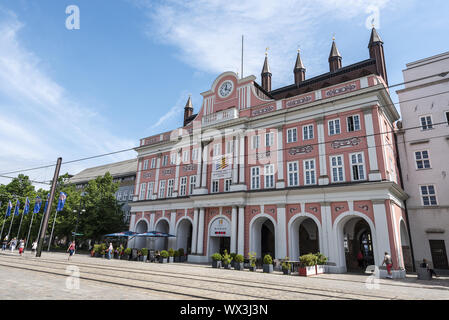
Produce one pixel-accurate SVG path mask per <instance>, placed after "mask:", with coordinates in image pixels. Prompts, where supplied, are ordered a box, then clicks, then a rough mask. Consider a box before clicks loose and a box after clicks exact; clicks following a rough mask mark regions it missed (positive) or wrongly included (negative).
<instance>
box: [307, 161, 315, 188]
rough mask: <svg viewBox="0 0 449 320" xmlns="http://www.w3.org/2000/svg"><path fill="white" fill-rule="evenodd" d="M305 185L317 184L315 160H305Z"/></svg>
mask: <svg viewBox="0 0 449 320" xmlns="http://www.w3.org/2000/svg"><path fill="white" fill-rule="evenodd" d="M304 184H305V185H313V184H316V178H315V159H312V160H304Z"/></svg>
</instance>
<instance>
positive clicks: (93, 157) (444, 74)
mask: <svg viewBox="0 0 449 320" xmlns="http://www.w3.org/2000/svg"><path fill="white" fill-rule="evenodd" d="M448 74H449V71H445V72H440V73H438V74H435V75H431V76H426V77H422V78H419V79H415V80H411V81H406V82H402V83H398V84H393V85H390V86H385V88H392V87H396V86H400V85H403V84H407V83H411V82H416V81H420V80H425V79H428V78H433V77H436V76H440V77H446V76H447V75H448ZM445 93H449V91H443V92H439V93H435V94H431V95H427V96H422V97H417V98H413V99H409V100H403V101H398V102H393V103H389V104H386V105H379V106H378V107H379V108H386V107H389V106H395V105H397V104H401V103H405V102H411V101H415V100H420V99H425V98H430V97H434V96H438V95H441V94H445ZM366 104H367V103H366V102H363V103H359V104H353V105H350V106H346V107H342V108H339V109H335V110H332V111H333V112H335V111H340V110H344V109H347V108H353V107H356V106H359V105H366ZM286 110H287V113H288V112H293V111H296V109H295V108H289V109H286ZM325 113H327V111H322V112H320V113H318V114H317V115H319V114H325ZM305 118H307V117H298V118H294V119H291V120H301V119H305ZM175 130H176V129H175ZM138 147H140V146H136V147H133V148H128V149H123V150H118V151H113V152H109V153H104V154H99V155H95V156H90V157H86V158H80V159H75V160H71V161H66V162H63V163H62V164H69V163H74V162H80V161H84V160H90V159H95V158H100V157H105V156H108V155H112V154H117V153H123V152H127V151H133V150H134V149H135V148H138ZM54 166H56V164H52V165H44V166H40V167H34V168H28V169H22V170H15V171H9V172H3V173H0V175H6V174H13V173H22V172H26V171H33V170H39V169H44V168H51V167H54Z"/></svg>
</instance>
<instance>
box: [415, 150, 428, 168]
mask: <svg viewBox="0 0 449 320" xmlns="http://www.w3.org/2000/svg"><path fill="white" fill-rule="evenodd" d="M415 160H416V168H417V169H429V168H430V158H429V152H428V151H427V150H425V151H416V152H415Z"/></svg>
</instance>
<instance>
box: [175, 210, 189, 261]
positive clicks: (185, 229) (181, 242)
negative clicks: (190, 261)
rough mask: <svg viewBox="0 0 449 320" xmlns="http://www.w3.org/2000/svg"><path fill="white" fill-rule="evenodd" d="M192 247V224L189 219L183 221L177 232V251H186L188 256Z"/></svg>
mask: <svg viewBox="0 0 449 320" xmlns="http://www.w3.org/2000/svg"><path fill="white" fill-rule="evenodd" d="M191 246H192V223H191V222H190V220H189V219H182V220H181V221H180V222H179V224H178V229H177V231H176V249H175V250H178V249H180V248H183V249H184V252H185V253H187V254H190V253H191V251H192V250H191Z"/></svg>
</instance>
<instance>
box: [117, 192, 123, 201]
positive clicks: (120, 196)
mask: <svg viewBox="0 0 449 320" xmlns="http://www.w3.org/2000/svg"><path fill="white" fill-rule="evenodd" d="M117 201H122V192H121V191H119V192H118V193H117Z"/></svg>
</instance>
